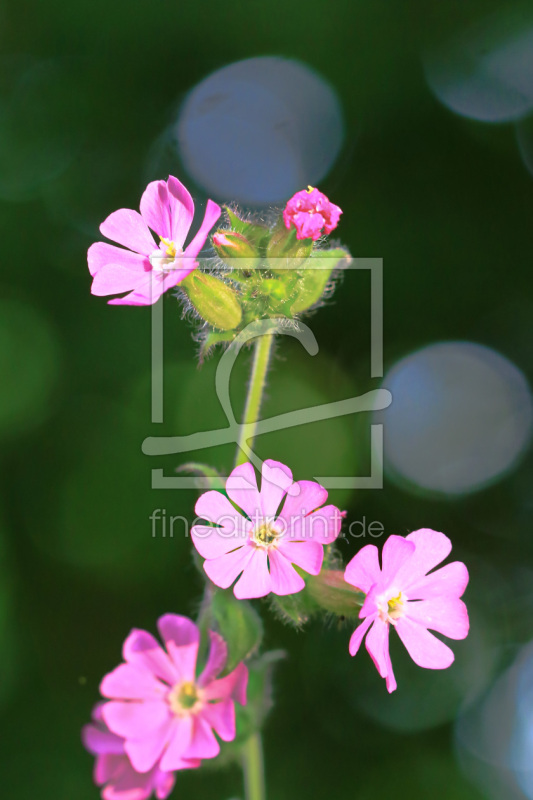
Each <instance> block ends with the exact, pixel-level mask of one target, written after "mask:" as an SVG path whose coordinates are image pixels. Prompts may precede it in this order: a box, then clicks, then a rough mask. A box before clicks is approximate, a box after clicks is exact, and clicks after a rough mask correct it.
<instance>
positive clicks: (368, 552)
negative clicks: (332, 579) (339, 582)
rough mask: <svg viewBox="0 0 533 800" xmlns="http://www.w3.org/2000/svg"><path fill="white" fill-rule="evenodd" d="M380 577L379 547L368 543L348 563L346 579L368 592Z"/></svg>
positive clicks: (357, 587) (352, 584) (345, 573)
mask: <svg viewBox="0 0 533 800" xmlns="http://www.w3.org/2000/svg"><path fill="white" fill-rule="evenodd" d="M380 579H381V569H380V566H379V552H378V548H377V547H376V545H375V544H367V545H366V546H365V547H362V548H361V550H359V552H358V553H356V554H355V555H354V557H353V558H352V560H351V561H350V562H349V563H348V565H347V567H346V570H345V572H344V580H345V581H346V582H347V583H349V584H350V585H351V586H355V587H356V589H360V590H361V591H362V592H365V594H366V593H367V592H368V591H369V590H370V588H371V587H372V586H373V585H374V584H375V583H376V582H377V581H379V580H380Z"/></svg>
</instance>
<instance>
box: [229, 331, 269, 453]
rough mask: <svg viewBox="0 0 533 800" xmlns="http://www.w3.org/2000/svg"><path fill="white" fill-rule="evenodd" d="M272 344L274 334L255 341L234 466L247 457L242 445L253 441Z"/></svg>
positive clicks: (249, 444) (249, 445) (250, 443)
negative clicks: (245, 427) (245, 426)
mask: <svg viewBox="0 0 533 800" xmlns="http://www.w3.org/2000/svg"><path fill="white" fill-rule="evenodd" d="M273 344H274V334H265V335H263V336H260V337H259V338H258V339H257V340H256V343H255V353H254V361H253V364H252V374H251V376H250V383H249V384H248V394H247V397H246V406H245V408H244V419H243V421H242V424H243V426H244V425H247V426H248V428H247V430H246V431H245V429H244V427H243V428H241V433H240V436H239V442H238V444H237V455H236V458H235V466H236V467H238V466H239V465H240V464H244V462H245V461H246V460H247V458H248V456H247V454H246V452H245V450H244V446H245V445H248V447H251V446H252V444H253V441H254V436H255V431H256V427H257V422H258V418H259V411H260V410H261V403H262V401H263V393H264V389H265V383H266V376H267V372H268V365H269V362H270V355H271V353H272V345H273ZM250 429H251V434H250Z"/></svg>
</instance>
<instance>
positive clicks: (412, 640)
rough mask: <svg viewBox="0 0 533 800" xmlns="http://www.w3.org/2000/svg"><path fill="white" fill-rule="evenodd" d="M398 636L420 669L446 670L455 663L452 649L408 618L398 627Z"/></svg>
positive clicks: (402, 619) (402, 620)
mask: <svg viewBox="0 0 533 800" xmlns="http://www.w3.org/2000/svg"><path fill="white" fill-rule="evenodd" d="M396 630H397V632H398V636H399V637H400V639H401V640H402V642H403V643H404V645H405V647H406V649H407V652H408V653H409V655H410V656H411V658H412V659H413V661H414V662H415V664H418V666H419V667H425V668H426V669H446V667H449V666H450V664H452V663H453V661H454V654H453V651H452V650H450V648H449V647H448V646H447V645H445V644H444V642H441V641H440V639H437V637H436V636H433V634H432V633H430V632H429V631H427V630H426V629H425V628H423V627H422V626H421V625H418V624H417V623H416V622H412V621H411V620H410V619H409V618H408V617H402V618H401V619H399V620H398V623H397V625H396Z"/></svg>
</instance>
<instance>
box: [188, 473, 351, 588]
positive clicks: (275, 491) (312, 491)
mask: <svg viewBox="0 0 533 800" xmlns="http://www.w3.org/2000/svg"><path fill="white" fill-rule="evenodd" d="M226 493H227V495H228V497H229V500H228V499H227V497H225V496H224V495H223V494H221V493H220V492H215V491H211V492H206V493H205V494H203V495H202V496H201V497H200V498H199V500H198V502H197V503H196V509H195V510H196V514H197V515H198V516H199V517H201V518H203V519H206V520H208V521H209V522H212V523H214V524H215V525H217V526H218V527H216V528H213V527H208V526H207V525H195V526H194V527H193V528H192V530H191V536H192V540H193V543H194V546H195V547H196V549H197V550H198V552H199V553H200V555H201V556H203V558H205V559H206V561H205V562H204V569H205V571H206V573H207V575H208V576H209V577H210V578H211V580H212V581H213V583H215V584H216V585H217V586H221V587H222V588H223V589H227V588H228V587H229V586H231V584H232V583H233V582H234V581H235V580H236V579H237V578H238V576H239V575H240V574H241V573H242V575H241V577H240V578H239V580H238V581H237V583H236V584H235V588H234V590H233V591H234V594H235V597H238V598H239V599H243V598H246V597H264V596H265V595H267V594H268V593H269V592H273V593H274V594H278V595H285V594H294V593H295V592H299V591H300V590H301V589H303V588H304V586H305V581H304V580H303V578H302V577H301V575H299V574H298V572H296V570H295V569H294V567H293V564H295V565H296V566H297V567H300V568H301V569H303V570H305V572H308V573H310V574H311V575H318V573H319V572H320V569H321V567H322V560H323V558H324V549H323V545H326V544H331V542H333V541H335V539H336V538H337V536H338V535H339V531H340V528H341V522H342V516H341V512H340V511H339V509H338V508H336V507H335V506H332V505H329V506H324V507H323V508H320V506H322V504H323V503H325V502H326V500H327V497H328V493H327V491H326V490H325V489H324V487H323V486H320V484H318V483H314V482H313V481H299V482H298V483H293V481H292V472H291V471H290V469H289V468H288V467H286V466H285V465H284V464H280V463H279V461H270V460H268V461H265V462H264V463H263V469H262V481H261V491H259V490H258V488H257V481H256V477H255V472H254V468H253V467H252V465H251V464H242V465H241V466H240V467H237V468H236V469H234V470H233V472H232V473H231V475H230V476H229V478H228V480H227V483H226ZM285 496H286V499H285V503H284V505H283V508H282V509H281V510H280V511H279V510H278V509H279V506H280V504H281V502H282V500H283V498H285ZM230 500H231V501H232V502H233V503H234V504H235V505H236V506H238V507H239V508H241V509H242V510H243V513H239V511H236V510H235V508H234V506H232V504H231V503H230ZM317 509H318V510H317ZM245 515H246V516H245Z"/></svg>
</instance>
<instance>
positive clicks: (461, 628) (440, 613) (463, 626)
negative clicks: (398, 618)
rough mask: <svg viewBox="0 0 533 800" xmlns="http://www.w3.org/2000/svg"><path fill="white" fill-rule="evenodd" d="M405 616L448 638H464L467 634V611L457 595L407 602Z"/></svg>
mask: <svg viewBox="0 0 533 800" xmlns="http://www.w3.org/2000/svg"><path fill="white" fill-rule="evenodd" d="M406 616H407V617H408V618H409V619H410V620H412V621H413V622H416V623H418V624H419V625H422V626H423V627H424V628H430V629H431V630H432V631H437V633H443V634H444V636H448V637H449V638H450V639H464V638H465V637H466V636H467V635H468V629H469V621H468V611H467V609H466V606H465V604H464V603H463V601H462V600H459V599H458V598H457V597H437V598H433V599H431V600H419V601H418V602H415V603H408V604H407V611H406Z"/></svg>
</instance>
